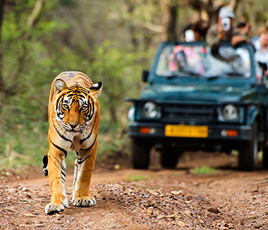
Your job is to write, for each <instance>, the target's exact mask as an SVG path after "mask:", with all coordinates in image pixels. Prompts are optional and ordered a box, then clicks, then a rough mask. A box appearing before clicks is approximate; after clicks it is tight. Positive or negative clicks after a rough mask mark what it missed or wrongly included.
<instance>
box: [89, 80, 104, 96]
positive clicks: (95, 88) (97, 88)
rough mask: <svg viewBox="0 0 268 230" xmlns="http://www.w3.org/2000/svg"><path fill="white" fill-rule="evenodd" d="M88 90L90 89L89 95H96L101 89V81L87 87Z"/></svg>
mask: <svg viewBox="0 0 268 230" xmlns="http://www.w3.org/2000/svg"><path fill="white" fill-rule="evenodd" d="M89 90H90V91H89V94H90V95H91V96H94V97H98V96H99V95H100V94H101V91H102V83H101V82H98V83H95V84H94V85H92V86H91V87H90V88H89Z"/></svg>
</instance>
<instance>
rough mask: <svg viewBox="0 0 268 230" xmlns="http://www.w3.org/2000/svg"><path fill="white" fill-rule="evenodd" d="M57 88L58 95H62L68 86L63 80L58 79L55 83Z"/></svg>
mask: <svg viewBox="0 0 268 230" xmlns="http://www.w3.org/2000/svg"><path fill="white" fill-rule="evenodd" d="M55 87H56V89H57V90H58V93H60V92H61V91H62V90H64V89H67V85H66V83H65V81H63V80H61V79H57V80H56V81H55Z"/></svg>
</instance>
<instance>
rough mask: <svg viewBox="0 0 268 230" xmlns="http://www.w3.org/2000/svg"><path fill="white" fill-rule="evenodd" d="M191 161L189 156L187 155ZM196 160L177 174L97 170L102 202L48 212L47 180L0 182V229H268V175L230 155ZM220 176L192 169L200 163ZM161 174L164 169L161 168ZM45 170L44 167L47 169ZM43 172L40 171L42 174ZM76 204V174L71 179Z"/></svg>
mask: <svg viewBox="0 0 268 230" xmlns="http://www.w3.org/2000/svg"><path fill="white" fill-rule="evenodd" d="M187 157H188V158H187ZM193 159H194V160H192V159H191V157H190V158H189V155H188V156H187V155H186V156H185V157H184V159H182V161H181V162H180V163H179V164H178V169H177V170H162V169H161V170H159V169H160V168H159V166H158V165H157V164H156V165H153V166H151V168H153V169H154V170H133V169H119V170H113V171H101V170H98V169H96V170H95V172H94V173H93V178H92V184H91V193H92V195H93V196H94V197H95V199H96V201H97V205H96V206H93V207H88V208H78V207H74V206H73V205H72V204H71V203H70V202H69V203H70V204H69V207H68V208H66V209H65V210H64V211H63V212H61V213H59V214H54V215H46V214H45V212H44V208H45V206H46V204H47V203H48V202H49V199H50V190H49V186H48V178H47V177H39V175H36V177H34V176H31V177H29V179H24V180H21V179H20V180H17V179H16V180H11V179H10V178H11V177H12V176H4V177H1V178H0V180H1V181H2V183H1V185H0V197H1V199H0V211H1V212H0V213H1V214H0V228H1V229H38V228H39V229H87V228H91V229H268V171H264V170H261V169H260V170H257V171H255V172H241V171H238V170H236V166H235V164H236V159H235V158H234V157H231V156H226V155H217V154H216V155H205V156H204V155H202V156H201V155H200V156H199V157H197V156H194V157H193ZM204 164H206V165H210V166H211V167H212V166H213V167H218V172H217V174H213V175H201V174H197V175H196V174H193V173H190V172H189V168H191V167H193V165H198V166H202V165H204ZM156 169H157V170H156ZM40 171H41V169H40ZM37 174H38V173H37ZM66 187H67V189H66V190H67V197H68V199H69V201H70V200H71V194H72V175H71V174H68V175H67V184H66Z"/></svg>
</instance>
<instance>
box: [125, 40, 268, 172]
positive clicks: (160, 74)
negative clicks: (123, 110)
mask: <svg viewBox="0 0 268 230" xmlns="http://www.w3.org/2000/svg"><path fill="white" fill-rule="evenodd" d="M218 53H219V54H220V56H221V57H223V58H218V57H217V58H216V56H215V55H214V54H213V55H212V54H211V52H210V48H209V47H208V46H206V44H205V43H196V42H193V43H180V42H177V43H176V42H165V43H162V44H161V45H160V46H159V49H158V51H157V53H156V56H155V59H154V62H153V65H152V67H151V70H150V72H149V71H144V72H143V76H142V78H143V81H144V82H147V85H146V88H145V89H144V90H143V92H142V94H141V98H139V99H130V98H128V99H127V101H130V102H133V104H134V105H133V106H132V107H131V109H130V110H129V115H128V116H129V120H130V123H129V137H130V138H131V151H132V163H133V167H134V168H137V169H146V168H148V165H149V153H150V149H151V148H152V147H153V146H155V147H156V148H157V149H158V150H159V151H160V153H161V164H162V166H163V167H167V168H174V167H175V166H176V164H177V160H178V158H179V156H180V155H181V153H182V152H184V151H186V150H200V149H202V150H206V151H208V150H210V151H215V150H217V151H222V152H226V153H231V151H232V150H233V149H235V150H238V151H239V155H238V165H239V168H240V169H242V170H255V169H256V168H257V159H258V157H257V154H258V151H259V150H260V149H263V167H264V168H268V147H267V146H266V142H267V128H268V124H267V119H268V117H267V108H268V97H267V96H268V89H267V87H266V80H263V79H259V80H258V79H257V78H256V74H255V62H254V48H253V47H252V45H249V44H242V45H239V46H238V47H236V48H233V47H232V46H231V45H230V44H223V45H222V46H221V47H220V48H219V50H218ZM267 86H268V84H267Z"/></svg>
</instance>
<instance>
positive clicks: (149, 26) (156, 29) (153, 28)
mask: <svg viewBox="0 0 268 230" xmlns="http://www.w3.org/2000/svg"><path fill="white" fill-rule="evenodd" d="M143 27H144V28H146V29H148V30H151V31H154V32H156V33H164V32H165V28H164V27H163V26H159V25H153V24H151V23H149V22H146V23H145V25H143Z"/></svg>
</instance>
